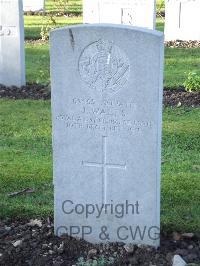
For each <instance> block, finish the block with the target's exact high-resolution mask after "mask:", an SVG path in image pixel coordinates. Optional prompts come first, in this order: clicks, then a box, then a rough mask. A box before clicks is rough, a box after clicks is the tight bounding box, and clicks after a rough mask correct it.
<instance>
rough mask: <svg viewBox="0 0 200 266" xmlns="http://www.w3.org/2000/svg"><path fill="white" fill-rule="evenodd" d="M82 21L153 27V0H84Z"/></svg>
mask: <svg viewBox="0 0 200 266" xmlns="http://www.w3.org/2000/svg"><path fill="white" fill-rule="evenodd" d="M83 22H84V23H114V24H125V25H132V26H137V27H144V28H149V29H155V23H156V1H155V0H99V1H97V0H96V1H93V0H85V1H84V2H83Z"/></svg>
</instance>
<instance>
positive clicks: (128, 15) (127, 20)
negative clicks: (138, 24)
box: [121, 8, 134, 25]
mask: <svg viewBox="0 0 200 266" xmlns="http://www.w3.org/2000/svg"><path fill="white" fill-rule="evenodd" d="M133 22H134V21H133V10H132V9H129V8H122V9H121V23H122V24H126V25H132V24H133Z"/></svg>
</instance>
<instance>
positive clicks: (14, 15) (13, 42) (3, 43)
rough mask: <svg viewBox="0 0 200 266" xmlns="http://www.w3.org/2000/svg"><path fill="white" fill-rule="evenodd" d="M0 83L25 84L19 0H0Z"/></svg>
mask: <svg viewBox="0 0 200 266" xmlns="http://www.w3.org/2000/svg"><path fill="white" fill-rule="evenodd" d="M0 84H3V85H6V86H12V85H15V86H17V87H21V86H22V85H25V56H24V22H23V9H22V1H21V0H0Z"/></svg>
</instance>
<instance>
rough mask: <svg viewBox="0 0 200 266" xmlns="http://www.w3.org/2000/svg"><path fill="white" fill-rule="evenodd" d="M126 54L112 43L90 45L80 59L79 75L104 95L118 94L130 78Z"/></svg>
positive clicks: (98, 42)
mask: <svg viewBox="0 0 200 266" xmlns="http://www.w3.org/2000/svg"><path fill="white" fill-rule="evenodd" d="M129 72H130V64H129V60H128V58H127V56H126V54H125V53H124V52H123V51H121V49H120V48H119V47H117V46H116V45H113V43H112V42H109V41H105V40H99V41H97V42H94V43H91V44H89V45H88V46H87V47H86V48H85V49H84V50H83V52H82V54H81V56H80V58H79V73H80V76H81V78H82V80H83V81H84V82H86V83H87V84H88V85H89V87H91V88H92V89H94V90H97V91H99V92H101V93H102V94H106V95H112V94H114V93H116V92H118V91H119V90H120V89H121V88H122V87H123V86H124V84H125V83H126V82H127V80H128V78H129Z"/></svg>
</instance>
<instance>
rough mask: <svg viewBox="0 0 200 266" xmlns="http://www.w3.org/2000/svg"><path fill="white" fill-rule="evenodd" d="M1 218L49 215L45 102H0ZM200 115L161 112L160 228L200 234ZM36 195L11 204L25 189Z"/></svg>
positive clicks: (186, 111)
mask: <svg viewBox="0 0 200 266" xmlns="http://www.w3.org/2000/svg"><path fill="white" fill-rule="evenodd" d="M0 114H1V121H2V122H1V128H0V135H1V138H0V147H1V149H0V158H1V162H0V164H1V172H0V217H1V218H3V217H16V216H18V217H35V216H44V217H45V216H47V215H52V214H53V187H52V154H51V118H50V102H49V101H28V100H18V101H12V100H1V101H0ZM199 121H200V110H199V109H190V108H185V109H184V108H180V109H178V108H177V109H172V108H168V109H165V111H164V124H163V146H162V147H163V160H164V162H165V163H164V164H163V167H162V192H161V195H162V205H161V206H162V208H161V221H162V227H163V228H165V229H166V230H180V231H193V232H194V231H198V230H200V182H199V170H200V165H199V161H200V157H199V150H200V142H199V126H200V125H199ZM27 187H30V188H34V189H35V193H33V194H29V195H23V196H22V195H21V196H17V197H14V198H9V197H8V196H7V193H10V192H14V191H19V190H21V189H24V188H27Z"/></svg>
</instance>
